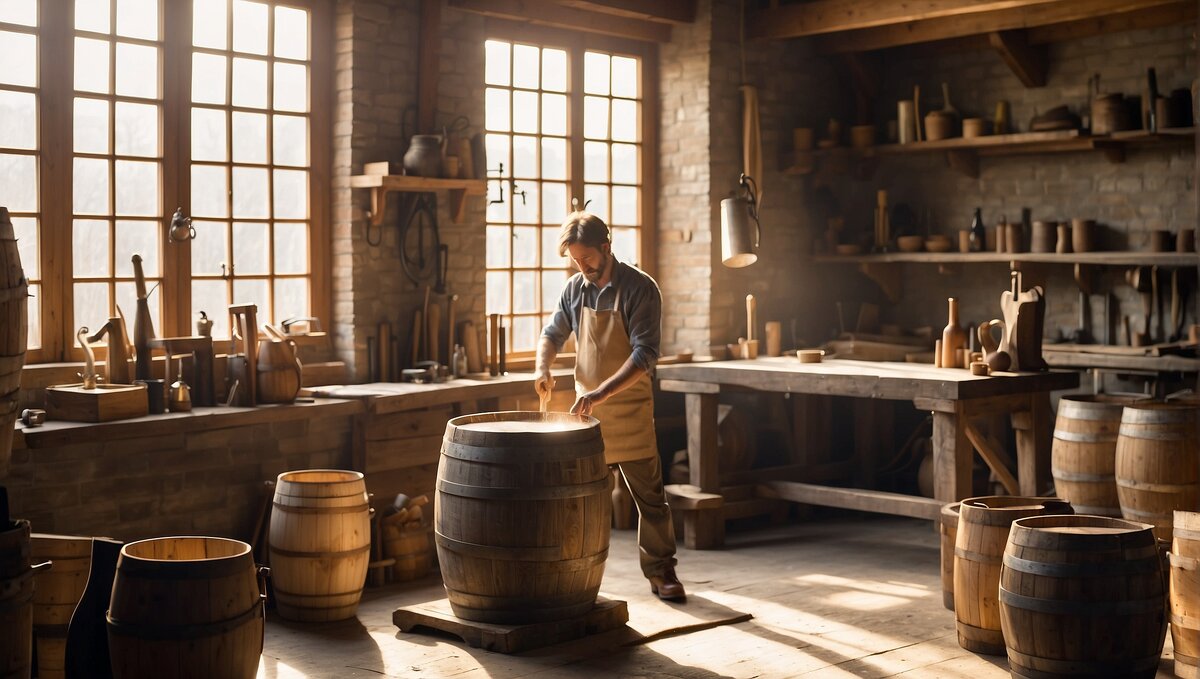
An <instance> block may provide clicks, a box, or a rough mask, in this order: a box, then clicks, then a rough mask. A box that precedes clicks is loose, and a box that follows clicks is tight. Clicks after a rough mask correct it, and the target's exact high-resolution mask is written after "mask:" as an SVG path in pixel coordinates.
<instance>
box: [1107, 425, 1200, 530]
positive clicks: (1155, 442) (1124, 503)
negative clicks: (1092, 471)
mask: <svg viewBox="0 0 1200 679" xmlns="http://www.w3.org/2000/svg"><path fill="white" fill-rule="evenodd" d="M1196 413H1197V409H1196V407H1195V406H1189V405H1179V404H1162V403H1153V404H1135V405H1128V406H1125V410H1124V411H1123V412H1122V414H1121V429H1120V431H1119V433H1118V436H1117V495H1118V497H1119V499H1120V501H1121V514H1122V515H1123V516H1124V517H1125V518H1126V519H1129V520H1131V521H1141V522H1144V523H1148V524H1150V525H1152V526H1154V534H1155V536H1156V537H1158V538H1159V539H1160V540H1170V539H1171V522H1172V520H1173V515H1172V513H1173V512H1174V511H1175V510H1177V509H1179V510H1183V511H1195V510H1197V509H1200V450H1198V449H1197V448H1198V442H1197V438H1198V436H1200V430H1198V429H1197V418H1196Z"/></svg>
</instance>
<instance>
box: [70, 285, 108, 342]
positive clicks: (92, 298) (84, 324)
mask: <svg viewBox="0 0 1200 679" xmlns="http://www.w3.org/2000/svg"><path fill="white" fill-rule="evenodd" d="M74 287H75V314H74V321H75V322H74V324H73V325H72V330H78V329H79V328H88V329H89V330H90V331H92V332H95V331H96V330H97V329H99V328H100V326H102V325H104V324H105V323H106V322H108V308H109V306H108V305H109V300H108V283H76V284H75V286H74ZM70 342H71V346H72V347H75V348H78V347H79V341H78V340H77V339H75V333H74V332H72V333H71V338H70Z"/></svg>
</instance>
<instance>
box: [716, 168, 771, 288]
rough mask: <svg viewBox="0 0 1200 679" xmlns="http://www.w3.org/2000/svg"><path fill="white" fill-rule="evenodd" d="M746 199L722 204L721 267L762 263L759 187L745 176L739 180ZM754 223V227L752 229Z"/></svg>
mask: <svg viewBox="0 0 1200 679" xmlns="http://www.w3.org/2000/svg"><path fill="white" fill-rule="evenodd" d="M738 185H739V186H741V187H742V188H743V189H745V195H743V196H738V197H735V198H726V199H725V200H722V201H721V263H722V264H724V265H725V266H727V267H729V268H731V269H739V268H741V267H744V266H750V265H751V264H753V263H754V262H756V261H758V254H757V253H756V252H755V250H756V249H757V248H758V240H759V235H760V231H761V226H760V224H759V222H758V186H757V185H756V184H755V183H754V179H753V178H752V177H749V176H747V175H745V174H742V175H741V176H740V177H739V178H738ZM751 222H753V226H751Z"/></svg>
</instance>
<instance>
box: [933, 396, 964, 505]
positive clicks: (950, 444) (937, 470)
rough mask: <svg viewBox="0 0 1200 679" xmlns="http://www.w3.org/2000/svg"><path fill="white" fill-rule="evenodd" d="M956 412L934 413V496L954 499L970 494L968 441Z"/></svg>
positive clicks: (947, 500) (951, 500)
mask: <svg viewBox="0 0 1200 679" xmlns="http://www.w3.org/2000/svg"><path fill="white" fill-rule="evenodd" d="M964 420H965V418H964V417H963V416H962V415H961V414H959V413H941V412H934V413H933V496H934V497H935V498H937V500H938V501H939V502H942V503H945V502H954V501H955V500H961V499H963V498H965V497H970V495H971V463H972V456H971V442H970V441H969V440H967V433H966V430H965V427H963V426H961V423H962V422H963V421H964Z"/></svg>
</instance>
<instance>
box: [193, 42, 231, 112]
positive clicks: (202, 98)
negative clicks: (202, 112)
mask: <svg viewBox="0 0 1200 679" xmlns="http://www.w3.org/2000/svg"><path fill="white" fill-rule="evenodd" d="M225 71H226V61H225V57H222V56H217V55H215V54H199V53H197V54H193V55H192V101H194V102H196V103H198V104H224V103H225Z"/></svg>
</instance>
